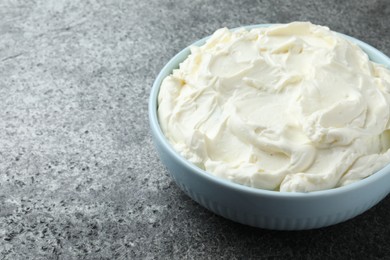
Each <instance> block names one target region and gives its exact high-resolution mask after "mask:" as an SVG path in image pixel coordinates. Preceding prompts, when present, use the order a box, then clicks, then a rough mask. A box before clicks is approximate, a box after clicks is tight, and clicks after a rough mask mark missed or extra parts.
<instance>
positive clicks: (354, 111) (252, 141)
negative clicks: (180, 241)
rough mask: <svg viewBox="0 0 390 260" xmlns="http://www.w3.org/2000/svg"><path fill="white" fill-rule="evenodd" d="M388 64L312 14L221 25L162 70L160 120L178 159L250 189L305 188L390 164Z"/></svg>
mask: <svg viewBox="0 0 390 260" xmlns="http://www.w3.org/2000/svg"><path fill="white" fill-rule="evenodd" d="M389 93H390V71H389V70H388V69H386V68H385V67H383V66H381V65H378V64H375V63H373V62H371V61H369V58H368V56H367V55H366V54H365V53H364V52H363V51H362V50H361V49H360V48H359V47H358V46H357V45H355V44H353V43H351V42H349V41H348V40H346V39H345V38H343V37H341V36H339V35H338V34H336V33H334V32H332V31H330V30H329V29H328V28H327V27H323V26H318V25H313V24H311V23H308V22H294V23H290V24H281V25H274V26H271V27H268V28H256V29H252V30H249V31H248V30H245V29H241V30H238V31H230V30H228V29H226V28H223V29H219V30H217V31H216V32H215V33H214V34H213V35H212V36H211V38H210V39H209V40H208V41H207V42H206V43H205V44H204V45H203V46H201V47H195V46H194V47H192V48H191V54H190V55H189V56H188V58H187V59H186V60H185V61H184V62H183V63H181V64H180V68H179V69H176V70H174V71H173V73H172V75H170V76H168V77H166V78H165V79H164V81H163V83H162V85H161V89H160V93H159V97H158V103H159V106H158V116H159V122H160V125H161V128H162V130H163V132H164V134H165V136H166V137H167V139H168V140H169V142H170V143H171V144H172V146H173V147H174V149H175V150H177V151H178V152H179V153H180V154H181V155H182V156H183V157H185V158H186V159H188V160H189V161H190V162H192V163H194V164H195V165H197V166H198V167H200V168H202V169H204V170H205V171H207V172H209V173H210V174H214V175H216V176H220V177H222V178H225V179H228V180H231V181H233V182H236V183H240V184H243V185H247V186H250V187H255V188H261V189H267V190H278V191H295V192H310V191H317V190H324V189H331V188H334V187H338V186H343V185H346V184H349V183H352V182H355V181H358V180H361V179H363V178H365V177H367V176H369V175H371V174H373V173H374V172H376V171H378V170H379V169H380V168H382V167H384V166H385V165H386V164H387V163H389V162H390V150H389V148H390V134H389V133H390V132H389V131H387V130H388V129H389V128H390V124H389V115H390V94H389Z"/></svg>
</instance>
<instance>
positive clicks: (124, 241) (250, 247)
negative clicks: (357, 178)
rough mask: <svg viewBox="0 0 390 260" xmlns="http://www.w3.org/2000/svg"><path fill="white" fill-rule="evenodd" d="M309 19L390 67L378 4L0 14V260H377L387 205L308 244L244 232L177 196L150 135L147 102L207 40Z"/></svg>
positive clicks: (7, 4) (198, 5)
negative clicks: (174, 62)
mask: <svg viewBox="0 0 390 260" xmlns="http://www.w3.org/2000/svg"><path fill="white" fill-rule="evenodd" d="M294 20H310V21H312V22H313V23H317V24H322V25H327V26H329V27H330V28H331V29H333V30H336V31H340V32H343V33H346V34H349V35H351V36H355V37H357V38H359V39H362V40H364V41H366V42H368V43H370V44H372V45H374V46H376V47H377V48H379V49H381V50H382V51H383V52H384V53H386V54H388V55H390V29H389V28H390V26H389V25H390V3H389V2H388V1H387V0H378V1H368V0H367V1H352V0H348V1H336V0H335V1H330V0H328V1H308V0H298V1H293V0H290V1H281V0H278V1H249V0H248V1H233V0H230V1H200V0H191V1H190V0H187V1H157V0H152V1H135V0H123V1H119V0H118V1H112V0H110V1H103V0H100V1H99V0H87V1H76V0H74V1H64V0H50V1H49V0H36V1H21V0H5V1H1V2H0V259H216V258H223V259H249V258H255V257H256V258H257V257H262V258H263V259H283V258H293V257H299V258H301V259H324V258H329V259H337V258H347V259H352V258H356V257H360V258H362V259H384V258H388V257H389V256H390V247H389V246H388V242H389V239H390V197H387V198H386V199H385V200H383V201H382V202H381V203H379V204H378V205H377V206H376V207H374V208H373V209H371V210H369V211H368V212H366V213H365V214H363V215H361V216H359V217H356V218H355V219H353V220H351V221H348V222H345V223H342V224H339V225H336V226H333V227H329V228H324V229H319V230H312V231H304V232H276V231H266V230H260V229H254V228H250V227H246V226H243V225H239V224H236V223H233V222H230V221H228V220H225V219H223V218H221V217H218V216H216V215H214V214H212V213H210V212H208V211H207V210H205V209H203V208H202V207H200V206H199V205H197V204H196V203H195V202H193V201H191V200H190V199H189V198H188V197H186V196H185V195H184V194H183V193H182V192H181V191H180V190H179V189H178V188H177V187H176V186H175V184H174V183H173V182H172V180H171V179H170V178H169V176H168V175H167V172H166V170H165V169H164V168H163V166H162V164H161V163H160V161H159V159H158V157H157V155H156V153H155V151H154V148H153V145H152V143H151V138H150V135H149V128H148V121H147V101H148V95H149V91H150V88H151V85H152V83H153V80H154V78H155V77H156V75H157V73H158V71H159V70H160V69H161V68H162V66H163V65H164V63H166V62H167V61H168V60H169V58H170V57H172V56H173V55H174V54H175V53H176V52H178V51H179V50H181V49H182V48H184V47H185V46H187V45H188V44H190V43H191V42H193V41H195V40H196V39H199V38H202V37H204V36H206V35H209V34H211V33H212V32H213V31H214V30H216V29H217V28H220V27H223V26H227V27H237V26H240V25H245V24H255V23H275V22H290V21H294Z"/></svg>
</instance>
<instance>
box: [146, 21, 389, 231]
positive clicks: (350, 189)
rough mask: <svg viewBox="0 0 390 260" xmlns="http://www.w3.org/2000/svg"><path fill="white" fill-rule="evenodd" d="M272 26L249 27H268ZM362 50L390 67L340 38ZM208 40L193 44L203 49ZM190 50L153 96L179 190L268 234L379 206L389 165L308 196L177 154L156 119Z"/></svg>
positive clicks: (167, 69) (161, 141) (159, 139)
mask: <svg viewBox="0 0 390 260" xmlns="http://www.w3.org/2000/svg"><path fill="white" fill-rule="evenodd" d="M266 26H269V24H261V25H251V26H245V28H247V29H250V28H256V27H266ZM342 36H343V37H346V38H348V39H349V40H350V41H352V42H354V43H356V44H357V45H359V46H360V47H361V48H362V49H363V50H364V51H365V52H366V53H367V54H368V55H369V57H370V59H371V60H372V61H374V62H376V63H381V64H385V65H386V66H387V67H389V68H390V58H388V57H387V56H386V55H384V54H383V53H381V52H380V51H378V50H377V49H375V48H374V47H372V46H370V45H368V44H366V43H364V42H362V41H360V40H357V39H355V38H352V37H350V36H346V35H342ZM207 38H208V37H206V38H204V39H202V40H199V41H197V42H195V43H194V44H192V45H197V46H200V45H202V44H204V43H205V41H206V40H207ZM189 53H190V50H189V47H187V48H185V49H183V50H182V51H180V52H179V53H178V54H177V55H175V56H174V57H173V58H172V59H171V60H170V61H169V62H168V63H167V64H166V65H165V66H164V68H163V69H162V70H161V72H160V73H159V74H158V76H157V78H156V80H155V82H154V84H153V87H152V90H151V94H150V100H149V120H150V128H151V133H152V137H153V141H154V144H155V146H156V149H157V151H158V154H159V156H160V159H161V161H162V162H163V164H164V165H165V166H166V168H167V169H168V170H169V173H170V175H171V176H172V178H173V179H174V180H175V182H176V183H177V185H178V186H179V187H180V188H181V189H182V190H183V191H184V192H185V193H186V194H187V195H188V196H190V197H191V198H192V199H193V200H195V201H196V202H198V203H199V204H200V205H202V206H204V207H205V208H207V209H209V210H211V211H212V212H214V213H215V214H218V215H220V216H223V217H225V218H227V219H230V220H232V221H236V222H239V223H242V224H245V225H250V226H254V227H259V228H265V229H275V230H302V229H313V228H320V227H325V226H329V225H333V224H337V223H340V222H342V221H345V220H348V219H351V218H353V217H355V216H357V215H359V214H361V213H363V212H365V211H367V210H368V209H370V208H371V207H373V206H374V205H375V204H377V203H378V202H379V201H380V200H382V199H383V198H384V197H386V196H387V195H388V194H389V192H390V165H387V166H386V167H384V168H383V169H382V170H380V171H378V172H376V173H375V174H373V175H371V176H369V177H367V178H365V179H363V180H360V181H358V182H355V183H353V184H350V185H347V186H343V187H339V188H334V189H329V190H324V191H315V192H309V193H295V192H294V193H293V192H278V191H268V190H261V189H256V188H251V187H246V186H243V185H240V184H236V183H233V182H231V181H228V180H225V179H222V178H219V177H216V176H214V175H211V174H210V173H207V172H205V171H203V170H202V169H200V168H198V167H196V166H195V165H193V164H191V163H190V162H188V161H187V160H186V159H185V158H183V157H182V156H181V155H180V154H178V153H177V152H176V151H175V150H174V149H173V148H172V146H171V145H170V143H169V142H168V140H167V138H166V137H165V136H164V134H163V132H162V130H161V128H160V125H159V121H158V116H157V107H158V103H157V97H158V93H159V89H160V86H161V82H162V80H163V79H164V78H165V77H166V76H168V75H169V74H171V73H172V70H173V69H176V68H178V67H179V64H180V63H181V62H182V61H184V60H185V59H186V57H187V56H188V55H189Z"/></svg>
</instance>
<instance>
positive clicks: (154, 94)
mask: <svg viewBox="0 0 390 260" xmlns="http://www.w3.org/2000/svg"><path fill="white" fill-rule="evenodd" d="M277 24H279V23H275V24H253V25H244V26H240V27H236V28H233V29H230V30H239V29H246V30H249V29H254V28H261V27H269V26H272V25H277ZM334 32H335V31H334ZM336 33H337V34H339V35H341V36H342V37H344V38H347V39H348V40H349V41H350V42H352V43H355V44H357V45H358V46H359V47H360V48H361V49H363V51H364V52H365V53H366V54H367V55H369V56H370V55H375V56H376V57H377V58H378V59H381V60H386V63H385V64H384V63H380V64H382V65H384V66H386V67H388V68H389V67H390V58H389V57H388V56H386V55H385V54H384V53H382V52H381V51H379V50H378V49H376V48H375V47H373V46H371V45H369V44H367V43H365V42H363V41H361V40H359V39H356V38H354V37H352V36H349V35H346V34H343V33H339V32H336ZM210 36H211V35H209V36H206V37H204V38H202V39H200V40H197V41H195V42H194V43H192V44H190V45H188V46H187V47H185V48H184V49H182V50H181V51H179V52H178V53H177V54H176V55H174V56H173V57H172V58H171V59H170V60H169V61H168V62H167V63H166V64H165V65H164V67H163V68H162V69H161V70H160V72H159V73H158V75H157V77H156V79H155V81H154V82H153V85H152V89H151V92H150V97H149V102H148V114H149V123H150V128H151V131H152V134H154V135H155V137H156V138H157V139H158V140H159V141H160V142H161V144H162V145H163V146H164V147H165V150H166V151H168V152H169V154H170V155H171V156H173V157H174V159H175V160H177V161H179V162H180V163H181V164H182V165H183V166H185V167H186V168H187V169H190V170H191V172H192V174H196V175H197V176H198V177H201V178H203V179H206V180H207V181H211V182H213V183H214V184H216V185H220V186H225V187H227V188H230V189H234V190H238V191H241V192H244V193H250V194H252V195H257V196H268V197H275V198H314V197H319V196H321V197H322V196H334V195H340V194H343V193H346V192H352V191H355V190H358V189H360V188H362V187H364V186H366V185H369V184H371V183H376V182H377V181H378V180H380V179H382V178H384V177H385V176H386V175H388V174H390V163H389V164H387V165H386V166H385V167H383V168H382V169H380V170H379V171H377V172H375V173H373V174H372V175H370V176H368V177H366V178H364V179H362V180H359V181H356V182H354V183H351V184H348V185H345V186H341V187H336V188H331V189H326V190H319V191H311V192H286V191H273V190H265V189H260V188H254V187H249V186H245V185H243V184H239V183H235V182H232V181H229V180H226V179H224V178H221V177H218V176H215V175H213V174H211V173H208V172H207V171H205V170H202V169H201V168H199V167H197V166H196V165H194V164H192V163H190V162H189V161H188V160H187V159H185V158H184V157H183V156H181V155H180V154H179V153H178V152H176V150H175V149H174V148H173V147H172V145H171V144H170V143H169V141H168V139H167V138H166V137H165V135H164V133H163V132H162V130H161V127H160V124H159V120H158V115H157V108H158V94H159V91H160V87H161V84H162V81H163V80H164V78H165V77H166V76H167V75H170V74H171V73H172V70H173V69H174V68H177V67H178V66H179V64H180V63H181V62H183V60H184V59H185V57H187V56H188V55H189V53H190V48H191V46H200V45H202V44H204V43H205V42H206V41H207V39H209V38H210ZM183 58H184V59H183ZM389 192H390V188H389V191H388V193H389Z"/></svg>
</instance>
